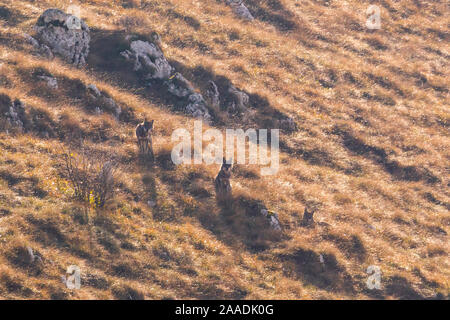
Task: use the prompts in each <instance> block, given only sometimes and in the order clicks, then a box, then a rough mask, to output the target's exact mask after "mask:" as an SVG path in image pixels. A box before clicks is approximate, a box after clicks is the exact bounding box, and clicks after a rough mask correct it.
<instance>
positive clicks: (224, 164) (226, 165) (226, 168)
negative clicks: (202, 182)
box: [220, 158, 233, 172]
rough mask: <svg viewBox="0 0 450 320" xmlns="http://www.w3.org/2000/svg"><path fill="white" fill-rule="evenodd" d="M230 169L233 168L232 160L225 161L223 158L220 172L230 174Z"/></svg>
mask: <svg viewBox="0 0 450 320" xmlns="http://www.w3.org/2000/svg"><path fill="white" fill-rule="evenodd" d="M232 167H233V160H232V159H230V160H228V161H227V160H226V159H225V158H223V162H222V168H220V170H222V171H225V172H230V171H231V168H232Z"/></svg>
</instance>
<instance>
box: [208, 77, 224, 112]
mask: <svg viewBox="0 0 450 320" xmlns="http://www.w3.org/2000/svg"><path fill="white" fill-rule="evenodd" d="M205 96H206V99H208V100H209V102H210V104H211V106H213V107H214V108H219V107H220V94H219V88H217V85H216V84H215V83H214V81H209V82H208V88H207V89H206V94H205Z"/></svg>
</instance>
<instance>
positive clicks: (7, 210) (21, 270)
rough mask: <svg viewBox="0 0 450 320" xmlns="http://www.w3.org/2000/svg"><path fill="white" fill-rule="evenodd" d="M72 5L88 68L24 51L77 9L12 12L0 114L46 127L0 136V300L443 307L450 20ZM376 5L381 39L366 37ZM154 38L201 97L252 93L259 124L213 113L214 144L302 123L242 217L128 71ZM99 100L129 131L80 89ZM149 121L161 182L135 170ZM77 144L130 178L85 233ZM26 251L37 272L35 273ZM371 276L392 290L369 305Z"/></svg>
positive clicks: (247, 197) (389, 11)
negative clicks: (73, 271) (142, 124)
mask: <svg viewBox="0 0 450 320" xmlns="http://www.w3.org/2000/svg"><path fill="white" fill-rule="evenodd" d="M77 3H78V4H79V5H80V6H81V8H82V12H81V15H82V18H83V19H84V20H85V21H86V23H87V24H88V25H89V27H90V28H91V35H92V42H91V53H90V56H89V59H88V64H87V66H86V67H85V68H83V69H76V68H74V67H72V66H70V65H68V64H65V63H64V62H63V61H62V60H60V59H59V58H57V59H55V60H53V61H48V60H45V59H43V58H41V57H39V56H36V55H33V54H32V50H31V47H30V45H28V44H27V43H26V41H25V40H24V38H23V36H22V35H23V33H29V34H32V33H33V31H32V27H33V25H34V24H35V23H36V21H37V19H38V17H39V16H40V15H41V14H42V12H43V11H44V10H46V9H48V8H60V9H62V10H65V9H66V8H67V6H68V2H67V1H58V0H42V1H32V0H30V1H26V0H14V1H13V0H2V2H1V3H0V95H3V97H9V98H10V99H11V100H14V99H20V100H21V101H23V102H24V103H25V104H26V105H27V115H28V116H29V117H30V118H32V119H33V125H32V126H31V127H30V128H29V130H28V131H27V132H26V133H25V134H21V133H18V132H14V131H10V132H9V133H6V132H5V130H0V297H1V298H6V299H10V298H31V299H48V298H54V299H86V298H87V299H110V298H117V299H130V298H132V299H139V298H145V299H161V298H226V299H228V298H234V299H243V298H245V299H323V298H332V299H340V298H430V297H436V295H437V294H439V295H443V296H446V297H448V295H449V276H450V262H449V260H448V254H449V249H448V247H449V246H448V233H449V231H450V215H449V209H450V194H449V191H448V187H449V175H448V173H449V172H448V163H449V160H450V154H449V143H450V139H449V117H450V115H449V91H448V90H449V89H448V78H449V70H450V69H449V58H450V56H449V33H448V30H449V25H448V12H449V8H448V4H446V2H445V1H391V0H384V1H353V0H348V1H325V0H323V1H322V0H320V1H319V0H305V1H294V0H261V1H256V0H248V1H246V4H247V6H248V8H249V10H250V11H251V12H252V14H254V16H255V20H254V21H253V22H246V21H242V20H240V19H238V18H237V17H236V16H235V15H234V14H233V12H232V10H231V9H230V8H229V7H228V6H226V5H225V4H224V3H223V2H222V1H215V0H204V1H193V0H187V1H185V0H183V1H182V0H167V1H162V0H152V1H149V0H142V1H113V2H112V1H109V0H108V1H107V0H89V1H79V2H77ZM111 3H112V4H111ZM370 4H377V5H379V6H380V8H381V23H382V26H381V29H380V30H368V29H366V27H365V20H366V15H365V10H366V8H367V7H368V6H369V5H370ZM152 31H156V32H158V33H159V34H160V35H161V38H162V42H163V51H164V54H165V55H166V57H167V58H168V59H169V60H170V62H171V64H172V65H174V66H175V67H176V69H177V70H178V71H180V72H181V73H182V74H183V75H184V76H185V77H186V78H187V79H188V80H190V81H191V82H192V83H193V84H194V86H195V87H196V89H198V90H199V91H200V92H203V91H204V89H205V87H206V85H207V82H208V81H209V80H211V79H214V80H216V81H217V82H218V83H221V82H224V83H228V82H231V83H233V85H235V86H236V87H237V88H240V89H241V90H245V91H246V92H248V93H249V95H250V100H251V111H250V113H249V114H248V115H247V116H246V117H237V116H230V115H228V114H227V113H225V112H224V111H220V110H215V112H216V113H215V121H214V122H213V123H212V126H214V127H216V128H219V129H225V128H234V127H237V128H250V127H262V128H271V127H276V123H275V120H274V115H277V114H284V115H288V116H290V117H292V118H293V119H294V120H295V121H296V123H297V126H298V130H296V131H295V132H292V133H287V132H283V133H282V134H281V138H280V140H281V141H280V147H281V156H280V157H281V158H280V171H279V173H278V174H277V175H274V176H264V177H263V176H260V174H259V167H257V166H244V165H240V166H236V167H235V168H234V177H233V180H232V183H233V191H234V197H235V205H234V206H233V210H231V211H232V212H231V213H228V214H224V213H223V212H221V209H220V208H218V207H217V205H216V203H215V200H214V187H213V183H212V180H213V178H214V176H215V174H216V173H217V170H218V166H207V165H192V166H179V167H175V166H174V165H172V163H171V161H170V151H171V142H170V136H171V134H172V132H173V130H175V129H177V128H181V127H185V128H188V129H192V126H193V119H192V118H189V117H187V116H185V115H183V114H182V113H179V112H177V111H176V110H175V109H174V108H173V107H172V106H171V104H170V101H167V100H166V99H165V97H163V96H161V95H159V94H158V92H156V91H155V90H152V89H151V88H146V87H145V86H143V85H142V83H141V82H140V81H139V79H138V78H137V77H136V76H135V75H134V74H133V73H132V72H131V70H130V68H126V67H124V65H123V61H122V60H121V57H120V55H119V53H120V51H121V50H123V48H122V43H123V42H122V40H123V39H124V37H125V36H126V35H129V34H139V35H142V36H148V35H149V34H150V33H151V32H152ZM38 71H39V72H49V73H51V74H52V75H53V76H55V77H56V78H57V80H58V84H59V88H58V89H57V90H50V89H48V88H47V87H46V85H45V84H42V83H40V82H38V81H36V79H35V77H34V75H35V74H36V72H38ZM91 83H93V84H96V85H97V86H98V87H99V89H101V90H104V91H105V92H107V93H108V94H109V95H110V96H111V97H112V98H113V99H114V100H115V101H116V102H117V103H118V104H119V105H120V106H121V107H122V110H123V111H124V112H123V115H122V117H121V118H120V119H119V120H116V119H114V117H113V116H111V115H109V114H107V113H104V114H101V115H97V114H95V113H94V112H92V110H89V109H88V108H86V105H87V101H86V100H85V98H84V97H83V96H82V94H80V92H79V90H80V89H79V88H80V87H83V86H82V85H83V84H84V85H88V84H91ZM143 117H147V118H148V119H155V131H156V132H155V137H154V144H155V153H156V158H157V159H156V164H155V166H154V167H151V166H148V165H145V164H142V163H141V162H139V161H138V159H137V147H136V143H135V137H134V128H135V126H136V124H137V123H138V122H139V121H141V119H142V118H143ZM2 126H3V124H2ZM43 132H46V134H43ZM71 135H76V136H80V137H83V138H84V143H85V145H86V146H87V148H90V149H91V150H93V151H95V152H97V153H98V154H104V155H107V156H109V157H112V158H114V159H115V160H116V161H117V162H118V163H119V165H118V172H117V179H116V191H115V197H114V200H113V201H111V202H110V203H108V205H107V206H106V208H104V209H90V211H89V215H88V218H86V217H85V215H84V208H83V206H82V205H81V204H78V203H77V202H76V201H75V200H74V199H73V195H72V190H71V188H70V187H69V186H68V185H67V181H66V179H65V178H64V176H62V175H61V168H62V162H61V150H62V148H64V146H65V141H66V140H67V138H68V137H69V136H71ZM74 152H77V150H74ZM148 201H153V202H154V203H155V206H149V205H148ZM258 201H259V202H263V203H264V204H265V205H266V206H267V207H268V208H270V209H271V210H274V211H276V212H278V213H279V216H280V220H281V223H282V226H283V233H282V234H277V233H274V232H272V231H270V229H269V228H267V227H265V226H264V225H263V224H262V222H261V221H260V220H259V218H258V217H257V216H254V215H252V210H251V208H252V205H253V204H255V203H257V202H258ZM309 201H313V202H315V203H318V204H319V207H320V209H319V210H318V211H317V213H316V221H317V222H319V223H318V224H317V225H316V226H315V227H314V228H305V227H302V226H301V224H300V221H301V217H302V213H303V210H304V207H305V205H306V204H307V202H309ZM27 247H30V248H32V249H33V251H34V252H36V253H38V254H39V256H41V257H42V260H43V263H42V264H30V263H28V261H27V259H28V257H27ZM320 255H322V257H323V259H324V264H322V263H320ZM69 265H78V266H79V267H80V268H81V270H82V288H81V289H80V290H69V289H67V288H66V287H65V286H64V285H63V283H62V281H61V276H62V275H64V274H65V271H66V269H67V267H68V266H69ZM369 265H376V266H379V267H380V268H381V271H382V290H368V289H367V287H366V279H367V277H368V275H367V274H366V269H367V267H368V266H369Z"/></svg>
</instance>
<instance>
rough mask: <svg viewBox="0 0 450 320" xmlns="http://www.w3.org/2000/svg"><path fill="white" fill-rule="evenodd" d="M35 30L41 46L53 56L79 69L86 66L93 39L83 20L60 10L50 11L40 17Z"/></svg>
mask: <svg viewBox="0 0 450 320" xmlns="http://www.w3.org/2000/svg"><path fill="white" fill-rule="evenodd" d="M34 29H35V31H36V40H37V41H38V44H39V45H40V46H42V45H45V46H47V47H48V48H50V50H51V51H52V53H53V54H57V55H59V56H61V57H62V58H63V59H64V60H66V61H67V62H68V63H71V64H74V65H75V66H77V67H80V66H83V65H85V64H86V59H87V56H88V54H89V42H90V40H91V37H90V31H89V27H88V26H87V25H86V23H85V22H84V21H83V20H81V19H79V18H77V17H75V16H73V15H70V14H66V13H64V12H62V11H61V10H58V9H48V10H46V11H45V12H44V13H43V14H42V15H41V16H40V17H39V19H38V21H37V23H36V25H35V27H34ZM30 41H32V40H31V39H30Z"/></svg>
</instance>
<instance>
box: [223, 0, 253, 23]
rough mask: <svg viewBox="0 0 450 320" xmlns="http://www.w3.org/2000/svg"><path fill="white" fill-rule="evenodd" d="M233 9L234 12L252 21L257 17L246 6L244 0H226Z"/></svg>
mask: <svg viewBox="0 0 450 320" xmlns="http://www.w3.org/2000/svg"><path fill="white" fill-rule="evenodd" d="M225 2H226V3H227V4H228V5H229V6H230V7H231V8H232V9H233V12H234V13H235V14H236V15H237V16H238V17H239V18H242V19H245V20H249V21H252V20H254V19H255V18H254V17H253V15H252V14H251V13H250V11H249V10H248V8H247V7H246V6H245V4H244V1H243V0H226V1H225Z"/></svg>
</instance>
